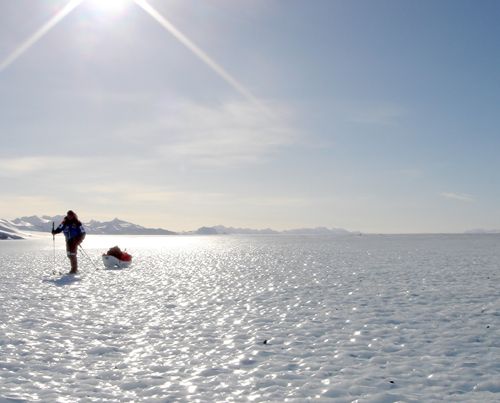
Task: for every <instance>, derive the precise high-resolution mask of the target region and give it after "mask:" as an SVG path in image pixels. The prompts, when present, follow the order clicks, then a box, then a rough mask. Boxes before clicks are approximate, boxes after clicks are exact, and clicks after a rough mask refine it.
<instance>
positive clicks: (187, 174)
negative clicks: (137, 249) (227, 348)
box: [0, 0, 500, 232]
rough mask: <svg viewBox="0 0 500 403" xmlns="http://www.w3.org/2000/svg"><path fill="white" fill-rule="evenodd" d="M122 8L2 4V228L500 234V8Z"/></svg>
mask: <svg viewBox="0 0 500 403" xmlns="http://www.w3.org/2000/svg"><path fill="white" fill-rule="evenodd" d="M103 1H104V2H106V0H101V1H98V0H86V1H83V2H81V3H76V2H74V3H70V2H69V1H63V0H44V1H41V0H39V1H38V0H16V1H15V2H13V1H8V0H1V1H0V114H1V115H0V117H1V118H0V136H1V141H2V143H1V144H2V147H1V149H0V188H1V189H2V197H1V199H0V212H1V213H0V217H2V218H14V217H17V216H21V215H29V214H60V213H61V212H64V211H66V210H67V209H69V208H71V209H74V210H75V211H77V212H78V213H79V214H80V216H81V217H82V218H83V219H84V220H85V219H90V218H95V219H102V220H106V219H112V218H114V217H116V216H118V217H120V218H122V219H126V220H129V221H133V222H136V223H139V224H143V225H147V226H155V227H163V228H168V229H172V230H187V229H193V228H197V227H199V226H201V225H215V224H224V225H228V226H242V227H253V228H263V227H272V228H276V229H287V228H296V227H312V226H328V227H343V228H347V229H350V230H360V231H365V232H462V231H464V230H467V229H471V228H500V188H499V186H498V185H499V178H500V173H499V172H500V163H499V162H498V161H499V159H498V158H497V154H498V150H499V149H500V137H499V134H500V133H499V129H500V110H499V109H500V108H499V107H500V41H499V39H498V38H500V28H499V24H498V21H499V19H500V3H499V2H498V1H495V0H491V1H489V0H482V1H461V0H450V1H444V0H440V1H406V0H398V1H380V0H370V1H368V0H365V1H361V0H359V1H347V0H342V1H336V0H324V1H322V0H315V1H314V2H310V1H303V0H301V1H297V0H287V1H285V0H281V1H274V0H253V1H245V2H239V1H230V0H205V1H195V0H182V1H181V0H156V1H155V0H149V1H148V2H147V3H146V2H144V0H137V1H136V2H134V1H132V0H121V1H120V0H111V2H110V3H109V4H110V5H109V6H108V7H105V6H104V5H103ZM109 1H110V0H108V2H109ZM68 4H70V5H71V4H73V5H75V7H74V9H71V10H70V12H69V13H67V15H64V17H62V13H63V12H64V10H65V8H64V7H68ZM106 4H108V3H106ZM141 5H142V6H143V7H142V8H141V7H140V6H141ZM145 7H151V8H150V9H149V10H154V11H155V12H156V13H157V14H156V17H157V19H156V20H155V19H154V18H153V17H154V16H153V15H151V13H149V14H148V13H147V12H146V11H145V10H144V8H145ZM61 10H63V11H61ZM58 16H59V17H61V18H60V21H59V20H58V21H57V24H53V26H51V29H47V30H46V32H45V31H44V35H40V38H36V40H33V41H31V42H26V41H27V40H28V39H29V38H32V39H33V34H34V33H36V32H38V31H39V30H40V28H41V27H43V26H44V24H47V23H48V22H49V24H50V21H52V22H54V21H55V19H57V17H58ZM158 16H161V18H163V19H164V20H163V21H167V22H168V23H169V24H171V26H173V27H175V29H176V30H177V31H176V32H177V37H176V36H175V35H172V29H170V31H169V30H168V29H166V28H165V26H162V25H161V24H160V23H159V22H158ZM179 33H180V34H179ZM179 35H181V37H179ZM186 38H187V39H186ZM183 41H184V43H183ZM186 41H188V42H187V44H188V46H186ZM27 43H28V44H29V45H30V46H27V45H26V46H24V47H23V45H25V44H27Z"/></svg>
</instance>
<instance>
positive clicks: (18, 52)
mask: <svg viewBox="0 0 500 403" xmlns="http://www.w3.org/2000/svg"><path fill="white" fill-rule="evenodd" d="M83 1H84V0H71V1H70V2H69V3H68V4H66V5H65V6H64V7H63V8H62V9H61V10H60V11H59V12H58V13H57V14H56V15H54V16H53V17H52V18H51V19H50V20H49V21H47V22H46V23H45V24H44V25H42V27H41V28H40V29H39V30H38V31H36V32H35V33H34V34H33V35H31V36H30V37H29V38H28V39H26V40H25V41H24V42H23V43H22V44H21V45H20V46H19V47H17V48H16V49H14V51H13V52H12V53H11V54H10V55H9V56H7V57H6V58H5V59H4V60H3V61H2V62H1V63H0V73H2V72H3V71H4V70H5V69H6V68H7V67H9V66H10V65H11V64H12V63H14V62H15V61H16V60H17V59H19V58H20V57H21V56H22V55H23V54H24V53H26V51H27V50H29V49H30V48H31V47H32V46H33V45H34V44H35V43H37V42H38V41H39V40H40V39H42V38H43V37H44V36H45V35H47V33H48V32H49V31H50V30H51V29H52V28H54V27H55V26H56V25H57V24H58V23H59V22H60V21H61V20H62V19H63V18H64V17H66V16H67V15H68V14H69V13H71V12H72V11H73V10H74V9H75V8H76V7H78V6H79V5H80V4H81V3H82V2H83Z"/></svg>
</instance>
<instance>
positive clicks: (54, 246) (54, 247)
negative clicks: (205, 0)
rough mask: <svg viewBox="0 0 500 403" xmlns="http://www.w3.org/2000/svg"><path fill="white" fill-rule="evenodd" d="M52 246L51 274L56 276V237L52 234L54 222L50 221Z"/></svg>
mask: <svg viewBox="0 0 500 403" xmlns="http://www.w3.org/2000/svg"><path fill="white" fill-rule="evenodd" d="M52 246H53V248H52V249H53V250H54V268H53V270H52V274H56V235H55V234H54V221H52Z"/></svg>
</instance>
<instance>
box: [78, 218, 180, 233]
mask: <svg viewBox="0 0 500 403" xmlns="http://www.w3.org/2000/svg"><path fill="white" fill-rule="evenodd" d="M84 226H85V229H86V231H87V232H88V233H89V234H109V235H175V234H176V233H175V232H173V231H168V230H166V229H162V228H146V227H143V226H141V225H137V224H132V223H130V222H128V221H123V220H120V219H119V218H115V219H114V220H112V221H106V222H100V221H95V220H91V221H89V222H88V223H84Z"/></svg>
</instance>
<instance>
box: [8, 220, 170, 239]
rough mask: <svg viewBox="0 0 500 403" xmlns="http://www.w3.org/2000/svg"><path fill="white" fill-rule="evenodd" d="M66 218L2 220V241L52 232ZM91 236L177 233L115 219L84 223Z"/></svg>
mask: <svg viewBox="0 0 500 403" xmlns="http://www.w3.org/2000/svg"><path fill="white" fill-rule="evenodd" d="M63 218H64V216H61V215H58V216H52V217H51V216H46V215H44V216H42V217H38V216H27V217H21V218H16V219H14V220H12V221H9V220H5V219H0V239H22V238H26V237H29V236H30V234H32V233H37V232H50V231H51V230H52V223H55V225H56V226H57V225H59V223H61V221H62V220H63ZM83 225H84V227H85V230H86V231H87V233H89V234H109V235H173V234H175V232H172V231H168V230H165V229H161V228H146V227H143V226H141V225H137V224H133V223H130V222H127V221H123V220H120V219H118V218H115V219H114V220H112V221H105V222H101V221H96V220H91V221H89V222H87V223H85V222H84V223H83Z"/></svg>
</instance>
